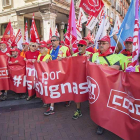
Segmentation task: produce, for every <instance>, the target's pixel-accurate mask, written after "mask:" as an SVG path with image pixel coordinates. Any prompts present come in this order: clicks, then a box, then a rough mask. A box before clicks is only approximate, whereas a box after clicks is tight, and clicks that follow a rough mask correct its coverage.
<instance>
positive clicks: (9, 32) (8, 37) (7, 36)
mask: <svg viewBox="0 0 140 140" xmlns="http://www.w3.org/2000/svg"><path fill="white" fill-rule="evenodd" d="M14 38H15V36H14V30H13V27H12V25H11V22H10V21H9V23H8V25H7V27H6V30H5V32H4V34H3V37H2V39H1V40H2V41H7V43H8V45H9V46H11V44H12V42H13V40H14Z"/></svg>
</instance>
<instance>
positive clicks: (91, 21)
mask: <svg viewBox="0 0 140 140" xmlns="http://www.w3.org/2000/svg"><path fill="white" fill-rule="evenodd" d="M97 22H98V19H97V18H96V17H94V16H92V15H90V16H89V17H88V22H87V25H86V27H87V28H88V29H89V30H93V28H94V27H95V25H96V24H97Z"/></svg>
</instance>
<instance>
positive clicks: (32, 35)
mask: <svg viewBox="0 0 140 140" xmlns="http://www.w3.org/2000/svg"><path fill="white" fill-rule="evenodd" d="M30 38H31V41H30V42H37V43H39V42H40V38H39V35H38V31H37V28H36V24H35V20H34V13H33V17H32V25H31V29H30Z"/></svg>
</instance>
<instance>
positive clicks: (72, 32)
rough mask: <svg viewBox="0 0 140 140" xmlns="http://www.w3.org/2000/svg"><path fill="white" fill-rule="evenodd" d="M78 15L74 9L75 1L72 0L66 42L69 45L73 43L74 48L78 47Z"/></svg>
mask: <svg viewBox="0 0 140 140" xmlns="http://www.w3.org/2000/svg"><path fill="white" fill-rule="evenodd" d="M75 19H76V16H75V9H74V2H73V0H71V6H70V13H69V21H68V29H67V33H66V39H65V44H66V45H67V46H69V45H70V44H72V47H73V48H77V32H76V20H75Z"/></svg>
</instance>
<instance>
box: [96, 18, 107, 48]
mask: <svg viewBox="0 0 140 140" xmlns="http://www.w3.org/2000/svg"><path fill="white" fill-rule="evenodd" d="M105 20H106V19H105V16H104V17H103V20H102V22H101V25H100V27H99V29H98V32H97V34H96V37H95V42H94V43H95V46H96V49H97V46H98V42H97V41H98V40H99V39H101V38H102V37H103V36H105V33H104V30H105Z"/></svg>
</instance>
